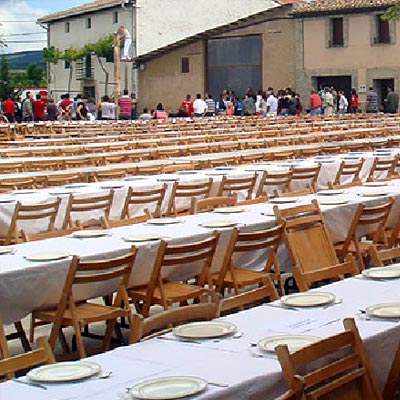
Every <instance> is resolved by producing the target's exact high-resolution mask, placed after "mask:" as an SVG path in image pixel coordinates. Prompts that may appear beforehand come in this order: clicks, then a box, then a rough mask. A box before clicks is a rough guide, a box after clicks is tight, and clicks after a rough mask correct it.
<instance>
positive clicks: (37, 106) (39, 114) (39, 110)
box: [33, 94, 46, 122]
mask: <svg viewBox="0 0 400 400" xmlns="http://www.w3.org/2000/svg"><path fill="white" fill-rule="evenodd" d="M45 109H46V104H45V103H44V101H43V100H42V96H41V95H40V94H37V95H36V100H34V101H33V117H34V119H35V121H36V122H39V121H44V111H45Z"/></svg>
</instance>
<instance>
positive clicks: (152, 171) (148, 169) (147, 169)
mask: <svg viewBox="0 0 400 400" xmlns="http://www.w3.org/2000/svg"><path fill="white" fill-rule="evenodd" d="M161 173H162V165H161V164H156V165H154V164H150V165H140V166H137V167H136V171H135V174H136V175H157V174H161Z"/></svg>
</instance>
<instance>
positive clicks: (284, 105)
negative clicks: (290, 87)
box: [278, 90, 289, 115]
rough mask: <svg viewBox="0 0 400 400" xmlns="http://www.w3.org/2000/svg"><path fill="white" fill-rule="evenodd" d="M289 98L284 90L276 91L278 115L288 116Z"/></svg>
mask: <svg viewBox="0 0 400 400" xmlns="http://www.w3.org/2000/svg"><path fill="white" fill-rule="evenodd" d="M288 113H289V97H288V95H287V93H286V91H285V90H279V91H278V115H288Z"/></svg>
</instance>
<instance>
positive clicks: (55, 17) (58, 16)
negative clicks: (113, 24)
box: [36, 0, 134, 24]
mask: <svg viewBox="0 0 400 400" xmlns="http://www.w3.org/2000/svg"><path fill="white" fill-rule="evenodd" d="M129 3H134V0H115V1H113V2H110V3H107V4H100V5H99V4H95V3H94V2H93V6H92V7H90V8H88V9H85V10H82V8H81V7H82V6H78V7H72V8H70V9H67V10H65V11H59V12H56V13H53V14H48V15H45V16H44V17H40V18H38V19H37V20H36V23H37V24H48V23H51V22H54V21H61V20H63V19H67V18H71V17H75V16H78V15H84V14H90V13H93V12H96V11H98V10H105V9H108V8H113V7H116V6H119V5H120V6H122V5H123V4H129ZM87 4H90V3H87Z"/></svg>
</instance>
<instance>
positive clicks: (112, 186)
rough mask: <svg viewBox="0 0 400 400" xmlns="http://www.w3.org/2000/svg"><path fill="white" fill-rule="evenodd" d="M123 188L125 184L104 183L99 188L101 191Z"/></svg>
mask: <svg viewBox="0 0 400 400" xmlns="http://www.w3.org/2000/svg"><path fill="white" fill-rule="evenodd" d="M124 186H125V183H105V184H103V183H102V184H101V185H100V188H101V189H120V188H122V187H124Z"/></svg>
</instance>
